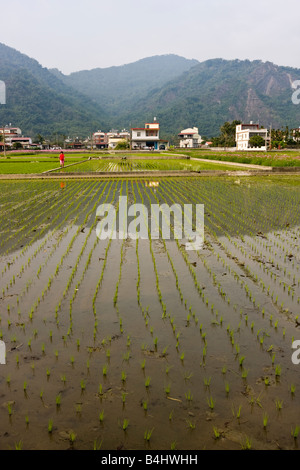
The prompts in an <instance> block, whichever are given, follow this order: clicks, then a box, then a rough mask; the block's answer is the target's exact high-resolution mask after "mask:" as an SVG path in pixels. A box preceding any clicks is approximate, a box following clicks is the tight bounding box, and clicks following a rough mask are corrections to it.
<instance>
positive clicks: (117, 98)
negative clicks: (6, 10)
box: [0, 44, 300, 138]
mask: <svg viewBox="0 0 300 470" xmlns="http://www.w3.org/2000/svg"><path fill="white" fill-rule="evenodd" d="M299 77H300V70H299V69H295V68H291V67H282V66H278V65H275V64H273V63H271V62H262V61H259V60H255V61H249V60H223V59H212V60H207V61H205V62H198V61H197V60H194V59H193V60H188V59H185V58H183V57H179V56H177V55H174V54H168V55H162V56H153V57H149V58H145V59H142V60H139V61H137V62H134V63H132V64H126V65H122V66H118V67H108V68H97V69H93V70H90V71H87V70H85V71H80V72H76V73H72V74H70V75H64V74H63V73H61V72H60V71H59V70H56V69H51V70H49V69H47V68H44V67H42V66H41V65H40V64H39V63H38V62H37V61H35V60H34V59H31V58H29V57H27V56H26V55H24V54H21V53H20V52H18V51H16V50H14V49H12V48H10V47H8V46H5V45H4V44H0V80H3V81H5V83H6V86H7V104H6V105H5V106H0V125H3V124H5V123H9V122H11V123H12V124H13V125H16V126H18V127H21V129H22V131H23V132H24V133H26V134H29V135H32V136H34V135H35V134H37V133H40V134H43V135H45V136H47V135H50V134H55V133H60V134H66V135H73V136H75V135H80V136H86V135H90V134H91V132H94V131H96V130H98V129H102V130H104V131H108V130H110V129H111V128H112V127H114V128H118V129H123V128H127V129H128V128H130V127H131V126H132V127H138V126H143V125H144V123H145V122H147V121H152V119H153V117H154V116H155V117H157V120H158V122H159V123H160V127H161V136H162V137H163V138H164V137H166V138H171V137H172V136H174V135H175V136H176V135H177V134H178V132H179V131H180V130H181V129H184V128H187V127H193V126H196V127H198V128H199V132H200V134H201V135H202V136H204V135H206V136H207V137H213V136H216V135H218V133H219V129H220V126H221V125H222V124H223V123H224V122H225V121H233V120H241V121H244V122H247V121H250V120H251V121H254V122H258V123H259V124H261V125H263V126H266V127H269V126H272V128H281V127H286V126H289V127H299V125H300V105H298V106H297V105H295V104H293V103H292V99H291V98H292V94H293V92H294V90H293V89H292V83H293V81H295V80H299Z"/></svg>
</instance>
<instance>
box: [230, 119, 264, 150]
mask: <svg viewBox="0 0 300 470" xmlns="http://www.w3.org/2000/svg"><path fill="white" fill-rule="evenodd" d="M253 136H260V137H262V138H263V140H264V142H265V145H262V146H260V147H259V149H260V150H267V148H268V145H269V142H270V137H269V135H268V129H264V128H260V127H259V124H253V122H252V121H250V124H238V125H237V126H236V132H235V141H236V148H237V150H249V149H252V148H255V146H253V145H251V142H250V139H251V137H253Z"/></svg>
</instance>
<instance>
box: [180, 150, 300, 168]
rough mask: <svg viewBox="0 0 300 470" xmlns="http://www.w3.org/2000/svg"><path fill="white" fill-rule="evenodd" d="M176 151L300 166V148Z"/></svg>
mask: <svg viewBox="0 0 300 470" xmlns="http://www.w3.org/2000/svg"><path fill="white" fill-rule="evenodd" d="M174 153H178V154H185V155H189V156H190V157H193V158H204V159H208V160H221V161H228V162H235V163H237V164H238V163H246V164H251V165H264V166H275V167H276V166H284V167H285V166H300V150H286V151H285V150H283V151H280V152H279V151H275V150H274V151H270V152H256V151H248V152H245V151H235V152H230V151H222V150H220V151H213V150H181V149H180V150H177V151H174Z"/></svg>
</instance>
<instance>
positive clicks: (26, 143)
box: [0, 125, 32, 150]
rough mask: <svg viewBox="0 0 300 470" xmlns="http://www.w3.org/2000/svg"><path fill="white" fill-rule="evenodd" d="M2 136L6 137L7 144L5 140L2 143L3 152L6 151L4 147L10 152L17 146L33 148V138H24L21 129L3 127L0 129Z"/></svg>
mask: <svg viewBox="0 0 300 470" xmlns="http://www.w3.org/2000/svg"><path fill="white" fill-rule="evenodd" d="M0 135H2V136H3V135H4V140H5V142H3V140H2V142H1V144H2V145H1V148H2V150H3V149H4V145H5V148H6V149H9V150H10V149H12V148H14V147H15V146H16V145H17V144H19V146H21V147H22V148H24V149H26V148H30V147H32V140H31V138H30V137H24V136H23V135H22V131H21V129H20V128H19V127H12V126H11V125H9V126H5V127H2V128H0ZM14 144H15V145H14Z"/></svg>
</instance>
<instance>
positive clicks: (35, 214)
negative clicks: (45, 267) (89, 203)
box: [5, 195, 69, 251]
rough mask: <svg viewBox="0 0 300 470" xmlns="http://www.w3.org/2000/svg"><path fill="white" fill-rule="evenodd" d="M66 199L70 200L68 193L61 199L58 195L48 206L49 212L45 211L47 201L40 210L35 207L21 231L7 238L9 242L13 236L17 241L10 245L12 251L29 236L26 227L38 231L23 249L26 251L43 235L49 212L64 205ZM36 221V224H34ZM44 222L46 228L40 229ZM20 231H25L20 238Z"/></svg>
mask: <svg viewBox="0 0 300 470" xmlns="http://www.w3.org/2000/svg"><path fill="white" fill-rule="evenodd" d="M65 200H66V201H68V200H69V198H68V195H65V196H63V197H62V198H61V200H60V199H59V197H57V199H56V200H55V201H54V202H53V203H52V204H51V205H50V206H49V207H48V212H47V211H45V205H44V204H45V201H44V204H43V205H42V207H41V209H40V211H36V209H34V208H33V209H32V216H31V218H30V219H29V220H28V222H27V224H25V225H23V226H22V227H21V229H20V231H17V232H15V233H13V234H11V236H10V237H8V238H7V239H6V240H5V241H6V242H8V241H9V240H10V238H13V239H14V240H15V243H14V244H13V245H12V246H11V247H10V251H11V250H13V249H14V248H15V247H16V246H17V245H20V243H21V242H22V240H23V239H24V238H25V237H26V236H27V232H25V230H26V229H28V230H29V231H30V232H32V231H33V230H36V232H37V233H36V235H35V236H34V237H32V239H31V241H30V242H28V243H27V244H26V246H25V247H24V248H23V251H26V250H27V249H28V247H29V246H30V245H31V244H32V243H33V242H34V241H35V239H37V238H38V237H39V236H41V235H42V234H43V233H44V232H45V230H46V227H47V225H48V220H49V219H48V218H49V213H51V212H52V211H54V210H55V209H56V208H59V207H62V204H63V203H64V201H65ZM34 221H36V224H35V225H33V222H34ZM42 224H44V228H42V229H41V230H38V227H39V226H40V225H42ZM19 232H20V233H21V232H24V233H23V235H22V237H21V238H18V233H19Z"/></svg>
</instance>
